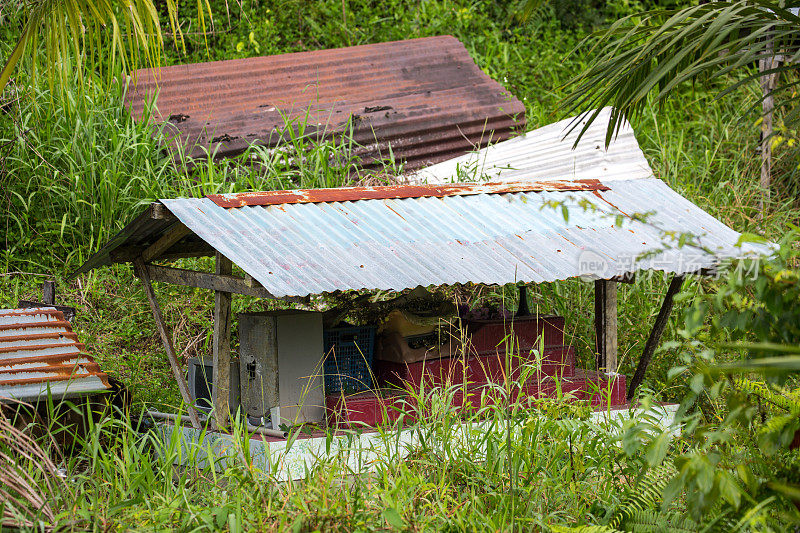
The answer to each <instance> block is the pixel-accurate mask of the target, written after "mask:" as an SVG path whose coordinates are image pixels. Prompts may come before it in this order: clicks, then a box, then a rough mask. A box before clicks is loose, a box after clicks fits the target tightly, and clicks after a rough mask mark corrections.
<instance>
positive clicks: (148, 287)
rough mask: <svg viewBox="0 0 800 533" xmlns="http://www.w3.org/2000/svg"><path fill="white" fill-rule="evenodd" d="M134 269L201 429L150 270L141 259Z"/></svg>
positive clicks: (180, 387)
mask: <svg viewBox="0 0 800 533" xmlns="http://www.w3.org/2000/svg"><path fill="white" fill-rule="evenodd" d="M133 268H134V270H135V271H136V272H137V277H138V278H139V279H141V280H142V285H143V286H144V292H145V294H146V295H147V301H148V302H149V303H150V309H151V310H152V312H153V318H154V319H155V321H156V327H157V328H158V333H159V334H160V335H161V342H162V343H163V344H164V349H165V350H166V351H167V358H168V359H169V366H170V367H171V368H172V374H173V375H174V376H175V380H176V381H177V382H178V390H179V391H180V393H181V398H183V402H184V403H185V404H186V408H187V411H188V414H189V418H190V419H191V421H192V426H194V428H195V429H200V418H199V417H198V416H197V411H195V408H194V405H192V397H191V395H190V394H189V386H188V385H187V383H186V377H184V375H183V372H182V371H181V368H180V366H179V365H178V358H177V356H176V355H175V349H174V348H173V347H172V339H171V338H170V336H169V333H168V332H167V325H166V323H165V322H164V317H163V316H162V315H161V308H160V307H159V305H158V300H156V293H155V291H154V290H153V284H152V283H151V281H150V275H149V273H148V268H147V266H145V264H144V261H143V260H142V259H141V258H139V259H137V260H135V261H134V262H133Z"/></svg>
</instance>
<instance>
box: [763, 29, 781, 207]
mask: <svg viewBox="0 0 800 533" xmlns="http://www.w3.org/2000/svg"><path fill="white" fill-rule="evenodd" d="M766 39H767V41H766V50H765V52H766V54H767V55H766V56H765V57H764V58H762V59H759V60H758V70H759V71H760V72H768V71H770V70H772V69H774V68H776V67H777V66H778V60H777V58H776V57H775V41H774V37H773V36H772V35H767V37H766ZM778 76H779V73H777V72H769V73H767V74H764V75H762V76H761V77H760V78H759V81H760V84H761V95H762V100H761V179H760V180H759V185H760V186H761V189H762V191H761V195H762V196H761V199H760V200H759V204H760V208H761V213H760V214H759V218H763V217H764V209H766V204H767V203H768V202H769V199H770V188H771V184H772V134H773V126H772V116H773V113H774V110H775V98H774V97H773V95H772V92H773V91H774V90H775V87H776V86H777V85H778Z"/></svg>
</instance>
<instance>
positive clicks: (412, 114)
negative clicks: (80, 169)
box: [126, 36, 525, 170]
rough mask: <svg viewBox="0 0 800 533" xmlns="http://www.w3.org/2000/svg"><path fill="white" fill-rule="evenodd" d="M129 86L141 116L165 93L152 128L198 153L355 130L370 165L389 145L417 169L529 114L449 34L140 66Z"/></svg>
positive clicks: (490, 137)
mask: <svg viewBox="0 0 800 533" xmlns="http://www.w3.org/2000/svg"><path fill="white" fill-rule="evenodd" d="M132 79H133V80H134V82H133V86H132V87H131V88H130V89H129V91H128V95H127V100H126V104H127V106H128V108H129V109H130V111H131V113H132V114H133V116H134V117H135V118H137V119H142V118H143V117H144V116H145V113H144V108H145V103H146V102H147V101H149V100H152V99H153V98H154V97H155V96H156V94H157V109H155V110H154V111H153V114H154V116H152V117H150V120H152V121H153V122H154V123H165V124H166V128H165V132H167V140H168V143H169V145H170V147H171V148H172V149H177V148H178V147H179V146H180V147H182V148H184V149H185V150H186V153H187V154H188V155H190V156H191V157H206V153H207V152H206V151H208V152H214V153H215V155H216V157H217V158H220V157H230V156H234V155H237V154H239V153H241V152H242V151H244V150H245V149H246V148H247V146H248V145H249V144H251V143H254V144H258V145H261V146H266V147H274V146H277V145H279V144H280V143H281V142H282V137H283V136H284V134H285V133H286V132H287V131H290V130H295V131H299V130H300V129H302V130H303V134H304V135H310V136H311V138H315V139H330V138H338V137H340V136H341V135H342V134H343V133H345V132H348V131H351V133H352V137H353V140H354V141H355V143H356V144H357V145H358V146H357V147H356V148H355V150H354V154H353V155H355V156H356V157H358V158H360V159H361V160H362V164H364V165H365V166H370V165H377V164H378V161H379V160H380V159H385V158H387V157H388V155H389V150H390V148H391V152H392V154H393V155H394V156H395V158H397V159H398V160H404V161H405V162H406V168H407V169H409V170H411V169H418V168H422V167H424V166H426V165H429V164H432V163H436V162H440V161H445V160H447V159H450V158H452V157H456V156H458V155H461V154H464V153H466V152H468V151H471V150H473V149H475V147H481V146H486V145H487V144H488V143H489V142H492V143H494V142H497V141H501V140H504V139H507V138H509V137H510V136H511V135H512V134H513V132H514V131H522V130H524V126H525V106H524V105H523V104H522V103H521V102H520V101H519V100H517V99H516V98H514V97H513V96H512V95H511V94H510V93H509V92H508V91H507V90H506V89H505V88H504V87H503V86H502V85H500V84H499V83H497V82H496V81H494V80H492V79H491V78H490V77H489V76H488V75H486V73H484V72H483V71H482V70H481V69H480V68H478V66H477V65H476V64H475V63H474V61H472V58H471V57H470V56H469V53H468V52H467V50H466V48H465V47H464V45H463V44H461V43H460V42H459V41H458V40H457V39H456V38H454V37H451V36H439V37H427V38H422V39H411V40H407V41H397V42H388V43H378V44H369V45H362V46H354V47H349V48H338V49H332V50H318V51H310V52H299V53H292V54H283V55H276V56H266V57H255V58H248V59H233V60H227V61H216V62H209V63H195V64H189V65H175V66H170V67H162V68H157V69H142V70H139V71H137V72H136V73H135V75H134V76H133V77H132ZM301 123H303V125H304V127H303V128H300V127H299V126H300V124H301ZM176 152H177V150H176Z"/></svg>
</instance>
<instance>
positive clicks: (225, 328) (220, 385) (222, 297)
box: [212, 252, 233, 429]
mask: <svg viewBox="0 0 800 533" xmlns="http://www.w3.org/2000/svg"><path fill="white" fill-rule="evenodd" d="M232 269H233V263H231V260H230V259H228V258H227V257H225V256H224V255H222V254H221V253H219V252H217V254H216V266H215V268H214V273H215V274H216V275H217V276H230V275H231V272H232ZM231 300H232V296H231V293H230V292H226V291H222V290H215V291H214V335H213V337H212V343H213V358H212V361H213V362H212V364H213V365H214V386H213V400H214V424H215V427H216V429H222V428H226V427H227V426H228V416H229V414H230V405H228V403H229V402H228V400H229V399H230V391H231Z"/></svg>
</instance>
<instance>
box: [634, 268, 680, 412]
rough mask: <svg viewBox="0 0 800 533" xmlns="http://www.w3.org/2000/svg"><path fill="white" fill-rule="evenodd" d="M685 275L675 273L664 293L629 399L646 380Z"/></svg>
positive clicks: (637, 368) (637, 367)
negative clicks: (645, 376) (646, 374)
mask: <svg viewBox="0 0 800 533" xmlns="http://www.w3.org/2000/svg"><path fill="white" fill-rule="evenodd" d="M684 279H685V276H683V275H675V276H673V278H672V281H670V283H669V287H668V288H667V294H665V295H664V301H663V302H662V304H661V309H660V310H659V311H658V316H656V321H655V323H654V324H653V329H652V330H650V336H649V337H648V338H647V343H646V344H645V345H644V350H642V356H641V357H640V358H639V364H638V365H637V366H636V372H635V373H634V374H633V378H632V379H631V383H630V385H629V386H628V395H627V397H628V400H631V399H633V395H634V393H635V392H636V389H637V388H638V387H639V385H641V384H642V381H643V380H644V374H645V372H647V366H648V365H649V364H650V360H651V359H652V358H653V353H654V352H655V351H656V348H657V347H658V342H659V341H660V340H661V335H662V334H663V333H664V328H666V327H667V320H669V315H670V313H671V312H672V304H673V303H674V299H675V295H676V294H678V291H680V290H681V286H682V285H683V280H684Z"/></svg>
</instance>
